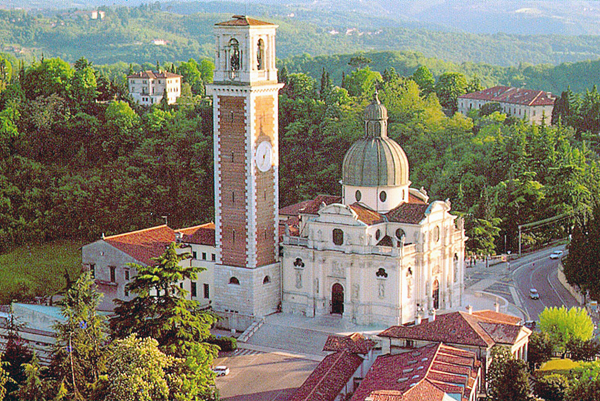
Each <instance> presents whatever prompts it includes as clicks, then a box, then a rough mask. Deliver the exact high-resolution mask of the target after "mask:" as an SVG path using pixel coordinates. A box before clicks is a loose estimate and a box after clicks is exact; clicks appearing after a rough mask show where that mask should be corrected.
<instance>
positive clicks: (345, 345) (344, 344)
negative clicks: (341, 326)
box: [323, 333, 375, 355]
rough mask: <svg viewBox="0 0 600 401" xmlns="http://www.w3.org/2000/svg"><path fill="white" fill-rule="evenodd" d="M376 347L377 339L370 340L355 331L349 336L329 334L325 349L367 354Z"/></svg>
mask: <svg viewBox="0 0 600 401" xmlns="http://www.w3.org/2000/svg"><path fill="white" fill-rule="evenodd" d="M373 347H375V341H373V340H368V339H366V338H365V336H363V335H362V334H360V333H353V334H350V335H349V336H329V337H327V341H325V345H324V346H323V351H344V350H346V351H348V352H351V353H353V354H362V355H366V354H368V353H369V351H371V350H372V349H373Z"/></svg>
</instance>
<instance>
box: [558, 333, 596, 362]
mask: <svg viewBox="0 0 600 401" xmlns="http://www.w3.org/2000/svg"><path fill="white" fill-rule="evenodd" d="M566 350H567V352H568V353H569V354H570V355H571V359H573V360H575V361H592V360H595V359H596V356H597V355H598V354H600V343H599V342H598V340H597V339H595V338H592V339H589V340H587V341H584V340H581V339H579V338H575V337H572V338H570V339H569V341H568V342H567V345H566Z"/></svg>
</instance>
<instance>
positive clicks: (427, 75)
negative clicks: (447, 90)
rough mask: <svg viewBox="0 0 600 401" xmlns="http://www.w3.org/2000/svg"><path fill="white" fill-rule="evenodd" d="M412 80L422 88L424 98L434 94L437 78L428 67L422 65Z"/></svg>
mask: <svg viewBox="0 0 600 401" xmlns="http://www.w3.org/2000/svg"><path fill="white" fill-rule="evenodd" d="M412 79H413V81H415V82H416V83H417V85H419V88H421V93H422V94H423V96H427V95H429V94H430V93H431V92H433V86H434V85H435V78H434V77H433V74H432V73H431V71H430V70H429V68H427V66H424V65H422V66H420V67H419V68H417V70H416V71H415V72H414V73H413V74H412Z"/></svg>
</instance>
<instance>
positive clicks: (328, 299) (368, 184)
mask: <svg viewBox="0 0 600 401" xmlns="http://www.w3.org/2000/svg"><path fill="white" fill-rule="evenodd" d="M276 28H277V26H276V25H273V24H270V23H267V22H263V21H259V20H255V19H252V18H248V17H246V16H239V15H238V16H234V17H233V18H232V19H231V20H229V21H225V22H221V23H218V24H216V25H215V28H214V33H215V46H216V54H215V66H216V68H215V74H214V82H213V83H212V84H211V85H208V87H207V90H208V93H209V94H211V95H212V98H213V125H214V149H213V150H214V192H215V219H214V222H211V223H207V224H203V225H201V226H195V227H186V228H180V229H172V228H170V227H168V226H166V225H163V226H158V227H152V228H148V229H145V230H140V231H136V232H132V233H124V234H120V235H116V236H111V237H103V238H102V239H100V240H98V241H96V242H93V243H91V244H88V245H86V246H84V247H83V251H82V254H83V257H82V258H83V265H84V268H88V269H90V270H92V272H93V273H94V275H95V278H96V282H97V283H98V285H99V287H100V289H101V290H102V291H103V292H104V293H105V300H104V304H103V306H104V308H105V309H107V310H110V309H112V308H113V307H114V305H113V303H112V302H113V300H114V299H116V298H119V299H125V300H127V299H131V296H132V294H129V293H128V292H127V290H126V287H125V286H126V284H127V282H129V281H130V280H131V279H132V277H134V276H135V274H136V272H135V269H134V268H132V267H131V266H132V265H131V263H137V264H151V263H155V262H154V259H153V258H155V257H157V256H159V255H160V254H161V253H162V252H164V249H165V246H166V245H167V244H168V243H170V242H178V243H179V244H180V246H181V249H182V251H186V252H189V253H190V255H191V259H190V260H188V261H185V263H190V264H192V265H195V266H199V267H203V268H204V269H205V270H204V271H203V272H202V273H201V274H200V275H199V276H198V279H197V280H196V281H188V282H182V283H181V286H182V288H185V289H186V290H187V291H188V292H189V295H188V296H189V297H190V298H192V299H196V300H198V301H199V302H200V303H201V305H204V306H206V307H210V308H212V309H213V310H214V311H215V312H217V313H219V314H220V315H221V316H222V317H223V318H224V319H223V321H222V324H223V325H225V326H228V327H229V328H236V329H245V328H247V327H248V326H249V325H250V324H252V322H253V321H255V320H256V319H257V318H261V317H264V316H266V315H269V314H271V313H276V312H278V311H283V312H284V313H292V314H298V315H302V316H308V317H314V316H319V315H331V314H333V315H336V316H339V317H340V318H341V319H347V320H348V321H352V322H355V323H357V324H361V325H372V324H377V325H387V326H390V325H401V324H405V323H411V322H418V321H420V320H421V319H426V318H433V317H434V316H435V314H436V311H438V310H445V309H446V310H447V309H455V308H456V307H458V306H460V304H461V299H462V294H463V290H464V285H463V280H464V246H465V241H466V237H465V235H464V229H463V225H462V221H461V219H459V218H457V217H456V216H453V215H451V214H450V202H449V201H430V200H429V197H428V196H427V193H426V192H425V190H424V189H415V188H411V186H410V185H411V182H410V180H409V163H408V158H407V156H406V154H405V153H404V151H403V149H402V148H401V147H400V145H398V143H396V142H395V141H393V140H392V139H390V138H388V136H387V124H388V117H387V110H386V108H385V106H384V105H383V104H381V102H380V101H379V99H378V97H377V94H375V95H374V98H373V100H372V102H371V104H370V105H369V106H367V107H366V109H365V113H364V135H363V137H362V138H361V139H359V140H358V141H357V142H355V143H354V144H353V145H352V146H351V147H350V148H349V149H348V151H347V153H346V156H345V158H344V162H343V169H342V177H341V183H342V191H341V194H339V195H319V196H317V197H316V198H315V199H311V200H306V201H304V202H301V203H299V204H295V205H286V206H285V207H283V208H281V209H280V207H279V146H278V91H279V90H280V89H281V88H282V86H283V85H282V84H280V83H278V81H277V69H276V66H275V60H276V55H275V32H276ZM307 162H310V161H307Z"/></svg>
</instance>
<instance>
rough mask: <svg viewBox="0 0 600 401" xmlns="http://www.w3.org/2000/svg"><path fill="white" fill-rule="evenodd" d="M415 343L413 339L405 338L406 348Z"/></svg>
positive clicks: (411, 346)
mask: <svg viewBox="0 0 600 401" xmlns="http://www.w3.org/2000/svg"><path fill="white" fill-rule="evenodd" d="M414 346H415V343H414V341H413V340H406V348H413V347H414Z"/></svg>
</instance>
